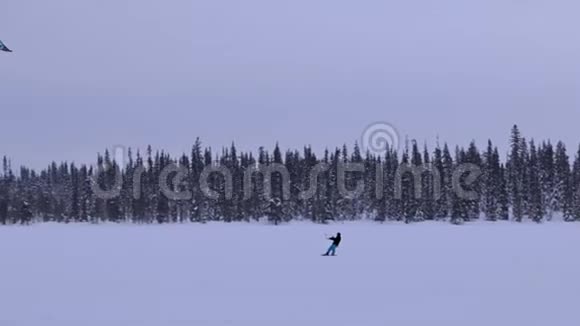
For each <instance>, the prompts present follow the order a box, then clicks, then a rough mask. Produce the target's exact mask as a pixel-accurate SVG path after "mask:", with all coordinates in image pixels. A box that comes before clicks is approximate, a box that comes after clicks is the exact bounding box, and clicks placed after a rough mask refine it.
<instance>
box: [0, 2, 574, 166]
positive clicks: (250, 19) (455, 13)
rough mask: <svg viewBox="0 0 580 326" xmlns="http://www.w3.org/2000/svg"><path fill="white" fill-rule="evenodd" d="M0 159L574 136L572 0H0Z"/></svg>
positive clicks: (570, 139) (39, 162)
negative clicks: (518, 131)
mask: <svg viewBox="0 0 580 326" xmlns="http://www.w3.org/2000/svg"><path fill="white" fill-rule="evenodd" d="M0 8H1V9H2V14H3V15H2V19H1V20H0V39H2V40H3V41H4V42H5V43H6V45H7V46H8V47H10V48H11V49H12V50H14V53H10V54H9V53H0V114H1V117H2V120H1V121H2V124H1V126H0V154H7V155H9V156H11V157H12V158H13V159H14V160H15V162H16V163H18V164H21V163H23V164H27V165H30V166H33V167H43V166H44V165H45V164H47V163H48V162H49V161H51V160H75V161H77V162H92V161H93V160H94V157H95V154H96V152H98V151H102V150H103V149H104V148H107V147H111V146H113V145H116V144H120V145H125V146H133V147H141V148H143V147H144V146H145V145H146V144H149V143H151V144H152V145H154V146H156V147H162V148H165V149H168V150H169V151H171V152H172V153H174V154H178V153H180V152H182V151H189V148H190V146H191V144H192V142H193V140H194V139H195V137H196V136H200V137H201V138H202V140H203V141H204V143H205V144H207V145H211V146H212V147H220V146H222V145H228V144H230V143H231V141H235V142H236V143H237V144H238V145H239V146H240V147H241V148H242V149H245V150H249V149H255V148H257V147H258V146H260V145H263V146H266V147H272V146H273V145H274V143H275V142H276V141H279V142H280V144H281V145H282V146H284V147H292V148H294V147H302V145H304V144H311V145H312V146H314V147H315V148H316V149H317V150H321V149H323V148H324V147H326V146H330V147H334V146H335V145H341V144H342V143H345V142H346V143H349V144H352V143H354V141H355V140H357V139H359V138H360V137H361V134H362V133H363V131H364V129H365V127H366V126H367V125H369V124H371V123H373V122H375V121H386V122H389V123H391V124H392V125H394V126H395V127H396V128H397V129H398V130H399V132H400V133H401V136H402V137H404V136H405V135H409V136H411V137H413V138H417V139H419V140H420V141H427V142H428V143H430V144H433V143H434V142H435V140H436V137H437V136H439V137H440V139H441V141H448V142H450V143H451V144H456V143H459V144H462V145H463V144H466V142H468V141H469V140H471V139H475V140H476V141H477V142H478V144H479V145H480V147H483V146H484V145H485V142H486V140H487V138H488V137H492V138H493V139H494V140H495V142H496V143H497V144H498V145H500V146H501V148H502V151H505V146H506V143H507V139H508V136H509V129H510V127H511V125H513V124H514V123H518V124H519V125H520V126H521V128H522V130H523V132H524V134H525V135H526V136H529V137H536V138H542V139H544V138H546V139H548V138H551V139H562V140H564V141H565V142H566V143H567V144H568V145H569V146H570V147H571V148H570V150H571V152H575V148H576V146H577V145H578V143H580V130H579V129H578V125H579V123H578V121H580V120H579V118H580V60H579V59H578V58H580V21H578V13H579V12H580V4H579V3H578V2H577V1H572V0H570V1H562V0H527V1H526V0H511V1H510V0H485V1H483V0H479V1H465V0H439V1H430V0H429V1H427V0H425V1H419V0H415V1H413V0H411V1H409V0H407V1H362V2H361V1H336V0H333V1H330V0H328V1H317V0H294V1H284V2H281V1H273V0H265V1H256V0H245V1H219V0H211V1H185V0H172V1H159V0H158V1H152V0H83V1H79V0H52V1H44V0H42V1H41V0H2V6H1V7H0Z"/></svg>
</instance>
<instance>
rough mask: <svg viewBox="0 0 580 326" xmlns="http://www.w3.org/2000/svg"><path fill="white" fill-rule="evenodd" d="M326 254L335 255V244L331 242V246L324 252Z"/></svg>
mask: <svg viewBox="0 0 580 326" xmlns="http://www.w3.org/2000/svg"><path fill="white" fill-rule="evenodd" d="M325 255H326V256H328V255H333V256H334V255H336V245H335V244H332V246H330V248H328V251H327V252H326V254H325Z"/></svg>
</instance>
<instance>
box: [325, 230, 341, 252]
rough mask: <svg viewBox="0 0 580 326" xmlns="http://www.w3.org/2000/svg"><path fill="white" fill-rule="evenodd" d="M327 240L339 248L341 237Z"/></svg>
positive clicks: (338, 235) (337, 236)
mask: <svg viewBox="0 0 580 326" xmlns="http://www.w3.org/2000/svg"><path fill="white" fill-rule="evenodd" d="M328 240H332V244H333V245H334V246H335V247H337V248H338V246H340V242H341V241H342V236H341V235H340V233H339V234H337V235H336V237H332V238H328Z"/></svg>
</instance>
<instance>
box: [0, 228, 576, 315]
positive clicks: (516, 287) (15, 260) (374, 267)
mask: <svg viewBox="0 0 580 326" xmlns="http://www.w3.org/2000/svg"><path fill="white" fill-rule="evenodd" d="M337 231H340V232H342V233H343V237H344V240H343V244H342V246H341V248H339V256H338V257H328V258H327V257H321V256H320V254H321V253H322V252H323V251H325V249H326V248H327V247H328V244H329V243H328V241H326V240H325V239H324V236H325V234H329V235H330V234H332V233H335V232H337ZM579 304H580V224H565V223H545V224H542V225H535V224H523V225H521V224H512V223H497V224H493V223H477V224H469V225H464V226H452V225H449V224H445V223H436V224H431V223H422V224H415V225H403V224H383V225H381V224H375V223H364V222H360V223H348V224H334V225H328V226H321V225H313V224H306V223H304V224H291V225H283V226H278V227H275V226H268V225H259V224H230V225H227V224H207V225H195V224H191V225H166V226H159V225H156V226H135V225H97V226H94V225H34V226H31V227H2V228H0V325H2V326H20V325H23V326H36V325H43V326H53V325H54V326H93V325H94V326H104V325H106V326H113V325H118V326H132V325H135V326H149V325H155V326H172V325H187V326H191V325H193V326H196V325H200V326H204V325H208V326H211V325H220V326H221V325H243V326H278V325H280V326H286V325H292V326H295V325H317V326H318V325H321V326H324V325H333V326H341V325H345V326H367V325H377V326H379V325H380V326H386V325H392V326H406V325H412V326H426V325H445V326H467V325H468V326H490V325H493V326H501V325H506V326H508V325H509V326H512V325H526V326H533V325H538V326H540V325H541V326H545V325H557V326H567V325H580V313H579V311H578V307H579Z"/></svg>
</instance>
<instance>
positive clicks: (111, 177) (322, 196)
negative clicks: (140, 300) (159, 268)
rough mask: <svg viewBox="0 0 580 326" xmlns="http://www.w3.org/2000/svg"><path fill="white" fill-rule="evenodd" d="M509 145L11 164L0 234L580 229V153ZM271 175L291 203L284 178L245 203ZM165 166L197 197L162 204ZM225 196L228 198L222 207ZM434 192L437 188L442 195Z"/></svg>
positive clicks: (0, 198) (205, 151) (202, 152)
mask: <svg viewBox="0 0 580 326" xmlns="http://www.w3.org/2000/svg"><path fill="white" fill-rule="evenodd" d="M510 144H511V147H510V150H509V154H508V155H507V158H506V159H505V161H502V160H501V158H500V154H499V151H498V149H497V147H495V146H494V145H493V143H492V141H491V140H490V141H488V144H487V146H486V148H484V149H479V148H478V147H477V146H476V144H475V143H474V142H472V143H471V144H470V145H469V146H468V148H462V147H456V148H454V149H450V148H449V146H448V145H447V144H443V145H442V146H440V145H438V146H437V147H436V148H435V149H434V150H433V151H430V150H429V149H428V148H427V146H426V145H424V146H420V145H419V144H418V143H417V142H415V141H410V142H407V144H406V146H405V148H404V149H403V150H402V151H401V153H399V152H398V151H397V150H395V149H387V150H386V151H385V153H384V154H381V155H376V154H373V153H370V152H362V151H361V148H360V147H359V145H358V144H355V145H354V147H353V148H352V150H351V149H350V148H348V147H347V146H346V145H345V146H342V147H341V148H336V149H334V150H333V151H330V150H326V151H325V152H324V153H323V154H322V155H321V156H318V155H316V154H315V153H314V152H313V150H312V149H311V148H310V147H305V148H304V149H303V150H302V151H298V150H288V151H285V152H284V153H283V152H282V150H281V149H280V147H279V146H278V145H276V147H275V148H274V150H273V151H272V152H271V153H270V152H268V151H267V150H266V149H264V148H260V149H259V151H258V152H257V154H256V155H254V153H251V152H248V153H246V152H238V150H237V149H236V147H235V145H232V146H230V147H229V148H224V149H222V150H221V152H220V153H214V152H212V150H211V148H204V147H203V146H202V143H201V141H200V140H199V139H198V140H196V142H195V144H194V145H193V148H192V151H191V153H189V154H184V155H182V156H180V157H175V158H174V157H171V156H170V155H169V154H167V153H165V152H163V151H157V152H154V151H153V150H152V148H151V147H149V148H148V149H147V152H146V153H144V154H141V153H140V152H137V153H132V152H131V151H130V150H129V153H128V159H127V162H125V163H124V164H123V166H120V164H119V163H118V162H116V161H115V159H114V158H112V157H111V155H110V153H109V152H108V151H107V152H105V153H104V154H103V155H99V156H98V158H97V163H96V164H95V165H94V166H92V165H79V166H77V165H76V164H74V163H67V162H64V163H60V164H57V163H56V162H53V163H52V164H50V165H49V166H48V167H47V168H46V169H43V170H41V171H35V170H33V169H29V168H26V167H20V168H19V170H18V171H17V173H15V171H13V169H12V166H11V163H10V160H9V159H8V158H7V157H4V159H3V169H2V171H1V174H0V224H29V223H33V222H62V223H70V222H90V223H102V222H133V223H181V222H207V221H225V222H234V221H251V220H260V219H263V218H265V219H267V220H268V221H269V222H271V223H274V224H278V223H284V222H289V221H291V220H297V219H300V220H310V221H313V222H316V223H324V222H327V221H345V220H358V219H372V220H376V221H381V222H383V221H403V222H405V223H412V222H420V221H426V220H441V221H451V222H452V223H458V224H459V223H463V222H467V221H473V220H478V219H485V220H489V221H497V220H513V221H517V222H522V221H524V220H526V219H529V220H532V221H535V222H538V223H539V222H542V221H545V220H550V219H552V217H554V216H563V217H564V219H565V220H566V221H580V147H579V148H578V151H577V152H576V153H575V154H574V157H573V158H570V155H569V154H568V152H567V149H566V146H565V145H564V143H562V142H558V143H556V144H555V145H553V144H552V143H551V142H547V141H544V142H541V143H536V142H535V141H534V140H530V141H528V140H526V138H524V137H523V136H522V134H521V133H520V131H519V129H518V127H517V126H514V127H513V129H512V132H511V139H510ZM321 163H324V164H325V165H327V166H328V167H329V169H328V170H325V171H324V172H321V173H319V174H317V177H316V178H315V180H314V181H313V180H312V177H311V176H312V173H313V170H314V169H315V168H316V167H317V166H319V165H320V164H321ZM345 163H356V164H359V165H362V166H364V168H363V169H362V170H361V171H356V172H347V173H346V175H345V178H344V180H343V181H344V183H345V185H344V186H346V188H348V189H354V188H356V186H357V184H359V183H360V182H362V184H364V189H363V191H362V193H361V194H360V196H357V197H356V198H349V197H348V196H344V195H343V193H344V192H343V191H341V187H340V186H341V184H340V182H339V181H340V180H339V179H340V177H339V173H338V170H339V169H338V168H337V167H338V166H339V165H340V164H345ZM275 164H277V165H279V164H283V165H284V166H285V168H286V170H287V172H288V177H289V181H290V184H291V187H290V189H289V195H288V196H284V190H285V189H284V184H283V181H284V178H283V176H282V175H281V174H279V173H274V174H273V175H272V177H271V179H270V180H266V179H265V178H264V176H263V175H261V174H260V173H255V174H252V177H251V180H250V182H251V185H252V187H251V192H252V196H250V197H248V196H247V193H245V191H246V192H247V191H248V189H247V184H246V182H245V181H246V180H245V177H246V176H247V174H246V173H245V172H247V171H248V169H252V168H254V167H256V166H257V165H259V166H269V165H275ZM466 164H469V165H471V166H477V167H479V168H480V170H481V173H480V175H479V176H478V178H477V179H476V180H475V181H474V182H472V183H471V182H470V183H469V184H466V185H464V186H465V187H467V188H468V190H469V191H470V192H473V193H475V194H477V196H474V197H469V198H466V197H465V196H460V195H459V194H458V193H457V191H456V190H455V189H454V185H453V180H452V179H453V175H454V173H455V172H456V171H457V169H458V168H460V167H461V166H464V165H466ZM170 165H177V166H179V167H181V168H182V169H183V170H184V171H185V175H184V176H183V178H181V179H180V182H179V183H177V184H172V183H171V176H170V177H169V178H168V180H162V184H168V185H169V187H172V188H173V190H175V191H177V190H181V191H186V190H187V191H188V192H190V193H191V196H189V197H188V198H184V199H175V198H169V197H168V196H166V195H164V193H163V191H162V189H161V188H162V187H160V182H159V180H160V178H161V177H162V176H163V171H164V169H166V168H167V167H168V166H170ZM208 166H212V167H221V168H226V169H227V170H228V171H229V172H230V173H231V184H228V183H227V182H226V181H228V180H226V178H225V177H224V176H223V175H220V174H219V173H213V174H211V175H209V176H208V177H207V183H208V186H209V188H211V189H212V190H213V191H215V192H216V193H217V194H219V196H216V197H211V196H207V195H206V194H205V193H204V191H202V190H203V189H201V188H200V179H201V178H202V177H204V169H206V167H208ZM401 166H427V167H429V168H431V169H433V170H436V171H437V173H428V172H427V173H423V174H421V175H420V176H419V178H420V180H419V182H416V181H417V180H416V179H415V177H416V176H414V175H413V174H411V173H405V174H403V175H402V178H400V180H398V179H397V178H398V174H397V173H398V172H399V171H400V170H399V168H400V167H401ZM136 171H139V172H140V173H139V174H138V176H139V178H138V179H135V177H134V176H135V175H136ZM463 177H465V176H463ZM119 180H121V181H122V182H121V183H120V184H119V183H118V182H117V181H119ZM398 181H399V183H398ZM163 182H166V183H163ZM312 182H315V183H316V188H315V189H316V192H315V193H314V194H313V196H309V197H308V198H303V197H302V196H301V193H303V192H304V191H305V190H307V189H310V187H312ZM136 183H137V184H136ZM228 185H229V186H231V194H230V195H229V196H226V191H225V189H226V186H228ZM245 185H246V186H245ZM397 185H400V189H397ZM435 185H439V186H440V191H437V194H435V192H436V191H435V188H436V187H434V186H435ZM95 186H98V188H99V189H101V188H102V189H109V190H116V193H118V195H116V196H111V197H110V198H109V197H107V198H104V197H102V196H99V195H98V193H96V192H95ZM116 187H117V188H118V189H115V188H116ZM135 189H137V190H135ZM267 189H270V193H269V191H268V190H267ZM377 189H380V192H377ZM417 194H419V196H418V195H417Z"/></svg>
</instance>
